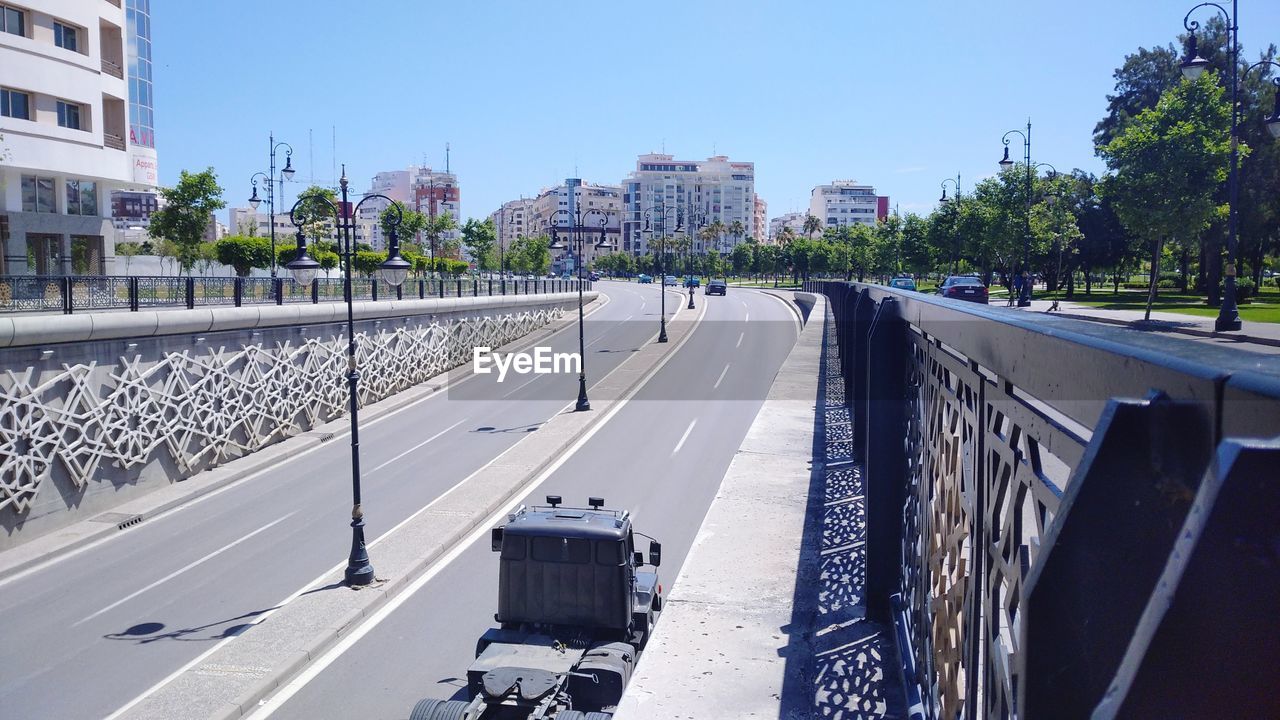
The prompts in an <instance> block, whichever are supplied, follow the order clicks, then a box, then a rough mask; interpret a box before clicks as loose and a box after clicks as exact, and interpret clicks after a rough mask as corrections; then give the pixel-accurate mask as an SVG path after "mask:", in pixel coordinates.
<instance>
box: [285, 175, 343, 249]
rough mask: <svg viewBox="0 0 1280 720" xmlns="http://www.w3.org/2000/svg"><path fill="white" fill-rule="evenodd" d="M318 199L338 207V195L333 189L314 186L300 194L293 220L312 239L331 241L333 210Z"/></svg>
mask: <svg viewBox="0 0 1280 720" xmlns="http://www.w3.org/2000/svg"><path fill="white" fill-rule="evenodd" d="M318 198H323V199H324V200H328V201H329V202H330V203H333V206H334V207H337V205H338V193H337V191H336V190H334V189H333V188H327V187H320V186H319V185H312V186H311V187H309V188H307V189H306V190H303V191H302V192H300V193H298V203H297V206H296V207H295V208H294V209H293V220H294V222H296V223H297V224H298V227H299V228H301V229H302V232H303V234H305V235H306V236H307V237H309V238H312V239H316V240H318V239H321V238H324V239H330V238H331V237H332V235H333V232H334V227H335V225H334V221H335V218H334V214H333V208H332V207H330V206H329V205H328V203H326V202H324V200H320V199H318Z"/></svg>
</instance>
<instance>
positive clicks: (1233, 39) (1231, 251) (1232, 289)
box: [1180, 0, 1280, 332]
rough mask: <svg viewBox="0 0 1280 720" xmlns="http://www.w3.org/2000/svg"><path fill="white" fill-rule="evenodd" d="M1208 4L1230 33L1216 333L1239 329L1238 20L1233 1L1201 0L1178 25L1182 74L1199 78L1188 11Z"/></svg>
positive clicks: (1279, 108) (1272, 128)
mask: <svg viewBox="0 0 1280 720" xmlns="http://www.w3.org/2000/svg"><path fill="white" fill-rule="evenodd" d="M1206 5H1207V6H1210V7H1213V8H1216V9H1217V10H1218V12H1220V13H1222V15H1223V17H1225V18H1226V20H1227V32H1228V33H1229V34H1230V39H1229V41H1228V48H1227V54H1228V57H1229V61H1230V63H1231V174H1230V177H1229V179H1228V188H1229V189H1228V198H1229V199H1228V201H1227V203H1228V213H1227V218H1228V219H1227V228H1228V229H1227V267H1226V272H1225V273H1223V274H1224V275H1225V282H1223V288H1222V304H1221V305H1220V306H1219V307H1218V318H1217V319H1216V320H1215V321H1214V323H1213V329H1214V330H1217V331H1218V332H1223V331H1226V330H1239V329H1240V327H1241V324H1240V311H1239V308H1238V307H1237V306H1236V252H1237V248H1236V208H1237V206H1238V205H1239V202H1238V198H1239V194H1240V180H1239V174H1240V173H1239V169H1238V167H1237V166H1238V165H1239V155H1240V153H1239V146H1240V127H1239V126H1240V91H1239V85H1240V23H1239V18H1240V15H1239V10H1240V8H1239V7H1238V3H1237V0H1231V12H1230V13H1228V12H1227V11H1226V9H1225V8H1223V7H1222V6H1221V5H1219V4H1217V3H1212V2H1204V3H1200V4H1199V5H1196V6H1195V7H1193V8H1191V9H1190V10H1188V11H1187V14H1186V15H1185V16H1183V18H1182V27H1184V28H1186V30H1187V32H1189V33H1190V34H1191V38H1190V42H1188V43H1187V54H1186V57H1184V58H1183V60H1182V64H1181V66H1180V67H1181V68H1182V75H1183V77H1186V78H1187V79H1188V80H1195V79H1196V78H1198V77H1200V75H1201V73H1203V72H1204V71H1205V70H1206V69H1207V68H1208V67H1209V61H1208V60H1205V59H1204V58H1202V57H1200V55H1199V54H1197V53H1196V30H1198V29H1200V23H1199V22H1197V21H1195V20H1192V19H1191V13H1193V12H1195V11H1196V10H1198V9H1199V8H1202V7H1205V6H1206ZM1266 64H1271V65H1275V66H1276V67H1280V63H1276V62H1274V61H1271V60H1263V61H1262V62H1259V63H1255V64H1253V65H1250V66H1249V67H1248V68H1246V69H1245V71H1244V72H1245V74H1246V75H1247V74H1248V73H1249V71H1250V70H1253V69H1254V68H1256V67H1258V66H1259V65H1266ZM1271 82H1272V83H1274V84H1275V86H1276V105H1275V110H1274V111H1273V112H1272V113H1271V117H1269V118H1267V119H1266V120H1265V121H1264V122H1265V123H1266V126H1267V131H1268V132H1270V133H1271V136H1272V137H1280V77H1277V78H1273V79H1272V81H1271Z"/></svg>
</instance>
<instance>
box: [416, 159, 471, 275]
mask: <svg viewBox="0 0 1280 720" xmlns="http://www.w3.org/2000/svg"><path fill="white" fill-rule="evenodd" d="M409 174H410V180H409V203H410V207H411V208H413V209H414V210H417V211H418V212H420V213H422V214H424V215H427V216H430V217H432V218H435V217H438V216H440V215H443V214H445V213H449V215H451V216H452V217H453V219H454V222H456V223H457V224H458V225H459V228H458V229H456V230H450V231H449V232H447V233H443V234H441V235H440V237H439V238H437V242H439V243H440V245H438V246H437V247H436V248H435V249H434V251H432V250H431V249H430V248H429V247H428V245H430V239H429V238H426V237H420V238H417V239H415V242H418V243H420V244H422V246H423V251H424V252H427V253H428V254H433V252H434V254H438V255H442V256H443V255H444V253H443V252H442V249H443V248H444V247H447V246H448V245H449V244H454V245H457V244H458V242H459V241H460V240H461V239H462V230H461V225H462V204H461V195H462V191H461V188H460V187H459V186H458V176H457V175H455V174H453V173H451V172H436V171H434V170H432V169H431V168H429V167H417V166H413V167H410V168H409ZM452 255H453V257H454V258H455V259H459V255H460V253H453V254H452Z"/></svg>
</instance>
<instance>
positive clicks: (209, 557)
mask: <svg viewBox="0 0 1280 720" xmlns="http://www.w3.org/2000/svg"><path fill="white" fill-rule="evenodd" d="M297 514H298V511H297V510H294V511H293V512H291V513H289V514H288V515H285V516H284V517H282V518H277V519H275V520H272V521H271V522H269V523H267V524H266V525H263V526H262V527H260V528H258V529H257V530H254V531H253V532H251V533H249V534H248V535H245V536H244V537H242V538H240V539H239V540H235V541H232V542H231V543H229V544H227V545H223V546H222V547H220V548H218V549H217V550H214V551H213V552H211V553H209V554H208V555H205V556H204V557H202V558H200V559H199V560H196V561H195V562H192V563H188V564H187V565H184V566H183V567H181V568H179V569H177V570H174V571H173V572H171V573H169V574H168V575H165V576H164V577H162V578H160V579H159V580H157V581H155V582H153V583H151V584H150V585H148V586H146V587H144V588H142V589H140V590H137V591H135V592H132V593H130V594H128V595H126V596H124V597H122V598H120V599H119V600H117V601H115V602H113V603H111V604H110V605H108V606H106V607H104V608H102V609H101V610H99V611H98V612H96V613H94V614H92V615H90V616H88V617H86V618H84V619H83V620H79V621H77V622H75V623H72V625H71V627H76V626H77V625H83V624H84V623H87V622H89V621H90V620H92V619H94V618H96V617H98V616H99V615H101V614H103V613H105V612H109V611H111V610H114V609H116V608H118V607H120V606H121V605H123V604H125V603H127V602H129V601H130V600H132V599H134V598H136V597H138V596H139V595H141V594H142V593H144V592H146V591H148V590H151V589H154V588H156V587H158V586H160V585H163V584H164V583H166V582H168V581H170V580H172V579H174V578H176V577H178V576H179V575H181V574H182V573H184V572H186V571H188V570H191V569H192V568H195V567H197V566H200V565H203V564H204V563H205V562H207V561H209V560H212V559H214V558H216V557H218V556H219V555H221V554H222V553H224V552H226V551H228V550H230V549H231V548H233V547H235V546H237V545H239V544H240V543H242V542H244V541H245V540H248V539H249V538H251V537H253V536H254V535H257V534H258V533H260V532H265V531H266V530H269V529H271V527H272V526H274V525H277V524H279V523H282V522H284V521H285V520H288V519H289V518H291V517H293V516H294V515H297Z"/></svg>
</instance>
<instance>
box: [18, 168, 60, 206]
mask: <svg viewBox="0 0 1280 720" xmlns="http://www.w3.org/2000/svg"><path fill="white" fill-rule="evenodd" d="M22 212H42V213H54V212H58V210H57V208H56V207H55V206H54V196H53V178H47V177H36V176H35V175H23V176H22Z"/></svg>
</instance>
